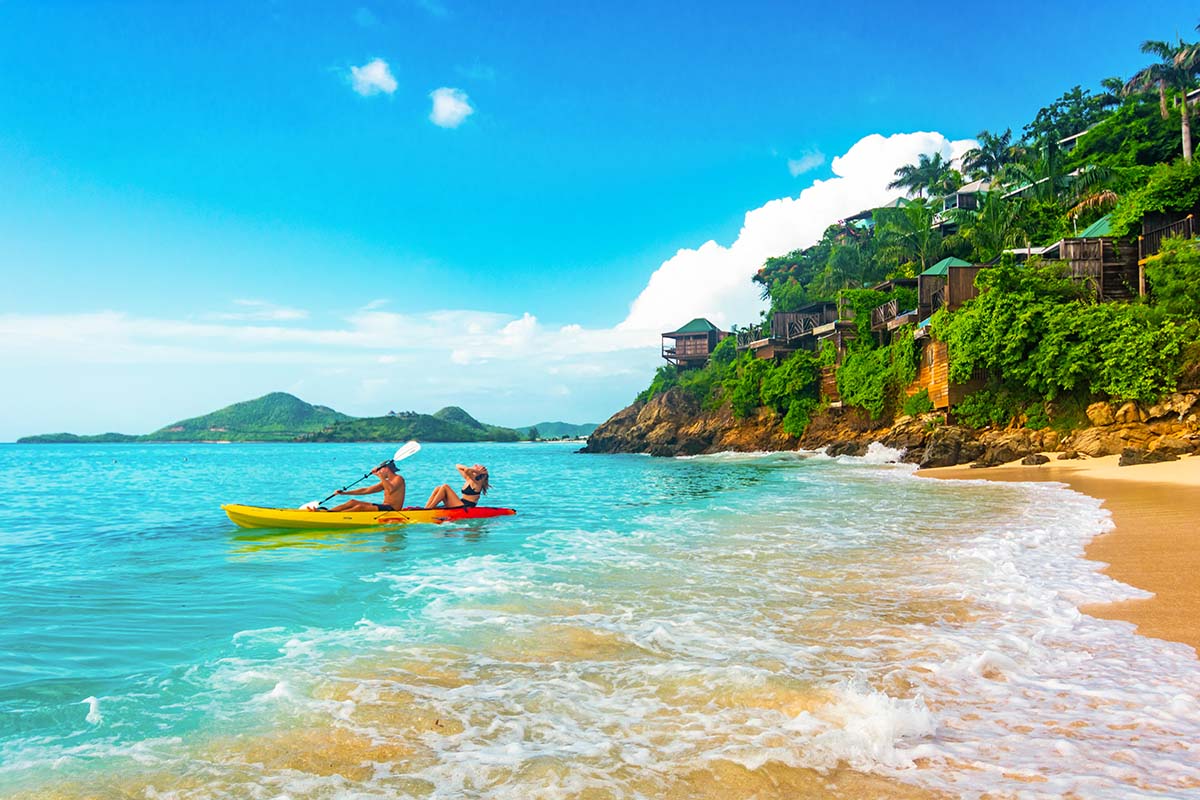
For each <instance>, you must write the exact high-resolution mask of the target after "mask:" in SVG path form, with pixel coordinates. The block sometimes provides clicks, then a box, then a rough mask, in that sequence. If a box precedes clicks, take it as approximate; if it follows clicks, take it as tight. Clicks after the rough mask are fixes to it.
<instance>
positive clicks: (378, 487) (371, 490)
mask: <svg viewBox="0 0 1200 800" xmlns="http://www.w3.org/2000/svg"><path fill="white" fill-rule="evenodd" d="M382 491H383V484H382V483H377V484H375V485H374V486H364V487H363V488H361V489H338V490H337V491H336V492H334V494H379V493H380V492H382Z"/></svg>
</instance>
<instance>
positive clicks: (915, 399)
mask: <svg viewBox="0 0 1200 800" xmlns="http://www.w3.org/2000/svg"><path fill="white" fill-rule="evenodd" d="M901 410H902V411H903V412H904V413H905V414H906V415H907V416H910V417H919V416H921V415H922V414H928V413H929V412H930V411H933V401H932V400H930V399H929V390H928V389H922V390H921V391H919V392H917V393H916V394H914V395H912V396H911V397H906V398H904V404H903V406H901Z"/></svg>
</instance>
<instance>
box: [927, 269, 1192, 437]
mask: <svg viewBox="0 0 1200 800" xmlns="http://www.w3.org/2000/svg"><path fill="white" fill-rule="evenodd" d="M978 281H979V284H980V286H981V287H982V288H983V290H984V291H982V293H981V294H980V295H979V297H977V298H975V299H974V300H972V301H970V302H968V303H967V304H966V305H965V306H964V307H963V308H962V309H960V310H959V311H957V312H955V313H954V314H946V313H942V312H939V313H938V314H937V315H935V317H934V320H933V330H934V334H935V335H936V336H937V337H938V338H940V339H943V340H944V341H946V342H947V344H948V345H949V348H950V353H951V361H950V380H951V381H955V382H959V383H965V382H966V381H967V380H969V379H970V378H971V376H972V374H974V373H975V371H976V370H980V369H983V370H987V371H989V372H990V373H992V374H994V375H1000V376H1003V377H1002V384H1001V388H1004V389H1006V390H1008V391H1009V393H1011V394H1012V395H1013V396H1015V397H1025V398H1036V399H1045V400H1054V399H1055V398H1058V397H1060V396H1063V395H1071V394H1078V393H1083V394H1087V395H1102V396H1108V397H1112V398H1114V399H1118V400H1142V401H1153V400H1155V399H1157V398H1158V397H1159V396H1160V395H1161V394H1162V393H1164V392H1167V391H1170V390H1171V389H1173V388H1174V386H1175V379H1176V376H1177V374H1178V372H1179V369H1180V366H1181V358H1182V352H1183V346H1184V344H1185V343H1186V341H1187V339H1188V336H1189V326H1186V325H1181V324H1178V323H1177V322H1175V321H1173V320H1170V319H1167V318H1165V315H1163V314H1162V313H1161V312H1160V311H1159V310H1158V309H1156V308H1153V307H1150V306H1146V305H1124V304H1115V303H1105V304H1100V305H1097V304H1094V303H1092V302H1089V300H1088V299H1087V295H1086V290H1085V289H1083V288H1082V287H1081V286H1080V285H1079V284H1077V283H1075V282H1074V281H1072V280H1071V279H1070V278H1069V277H1068V276H1067V275H1066V273H1065V271H1064V268H1062V267H1060V266H1057V265H1049V264H1038V263H1032V264H1030V265H1027V266H1017V265H1015V264H1013V263H1011V262H1003V263H1001V264H1000V265H998V266H997V267H995V268H993V269H989V270H985V271H984V272H982V273H980V276H979V278H978ZM959 413H960V415H961V414H962V410H961V408H960V409H959Z"/></svg>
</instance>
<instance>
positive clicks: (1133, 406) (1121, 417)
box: [1113, 400, 1142, 425]
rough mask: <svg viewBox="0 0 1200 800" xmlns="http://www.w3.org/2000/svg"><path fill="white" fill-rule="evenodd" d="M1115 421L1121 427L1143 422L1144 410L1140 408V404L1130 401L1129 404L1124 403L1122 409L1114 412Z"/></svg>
mask: <svg viewBox="0 0 1200 800" xmlns="http://www.w3.org/2000/svg"><path fill="white" fill-rule="evenodd" d="M1113 420H1114V421H1115V422H1117V423H1118V424H1121V425H1128V424H1129V423H1131V422H1141V421H1142V410H1141V409H1140V408H1138V404H1137V403H1135V402H1133V401H1132V400H1130V401H1129V402H1128V403H1122V404H1121V407H1120V408H1118V409H1117V410H1116V411H1115V412H1113Z"/></svg>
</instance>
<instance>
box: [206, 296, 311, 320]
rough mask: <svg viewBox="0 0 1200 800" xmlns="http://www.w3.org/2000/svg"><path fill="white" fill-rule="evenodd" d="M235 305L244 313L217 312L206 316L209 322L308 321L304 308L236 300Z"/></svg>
mask: <svg viewBox="0 0 1200 800" xmlns="http://www.w3.org/2000/svg"><path fill="white" fill-rule="evenodd" d="M233 304H234V305H236V306H241V307H242V308H244V309H245V310H244V311H216V312H213V313H211V314H206V315H205V316H204V318H205V319H209V320H224V321H234V320H246V321H255V322H293V321H296V320H301V319H308V312H307V311H305V310H304V309H302V308H286V307H283V306H277V305H274V304H273V303H268V302H265V301H263V300H234V301H233Z"/></svg>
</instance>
